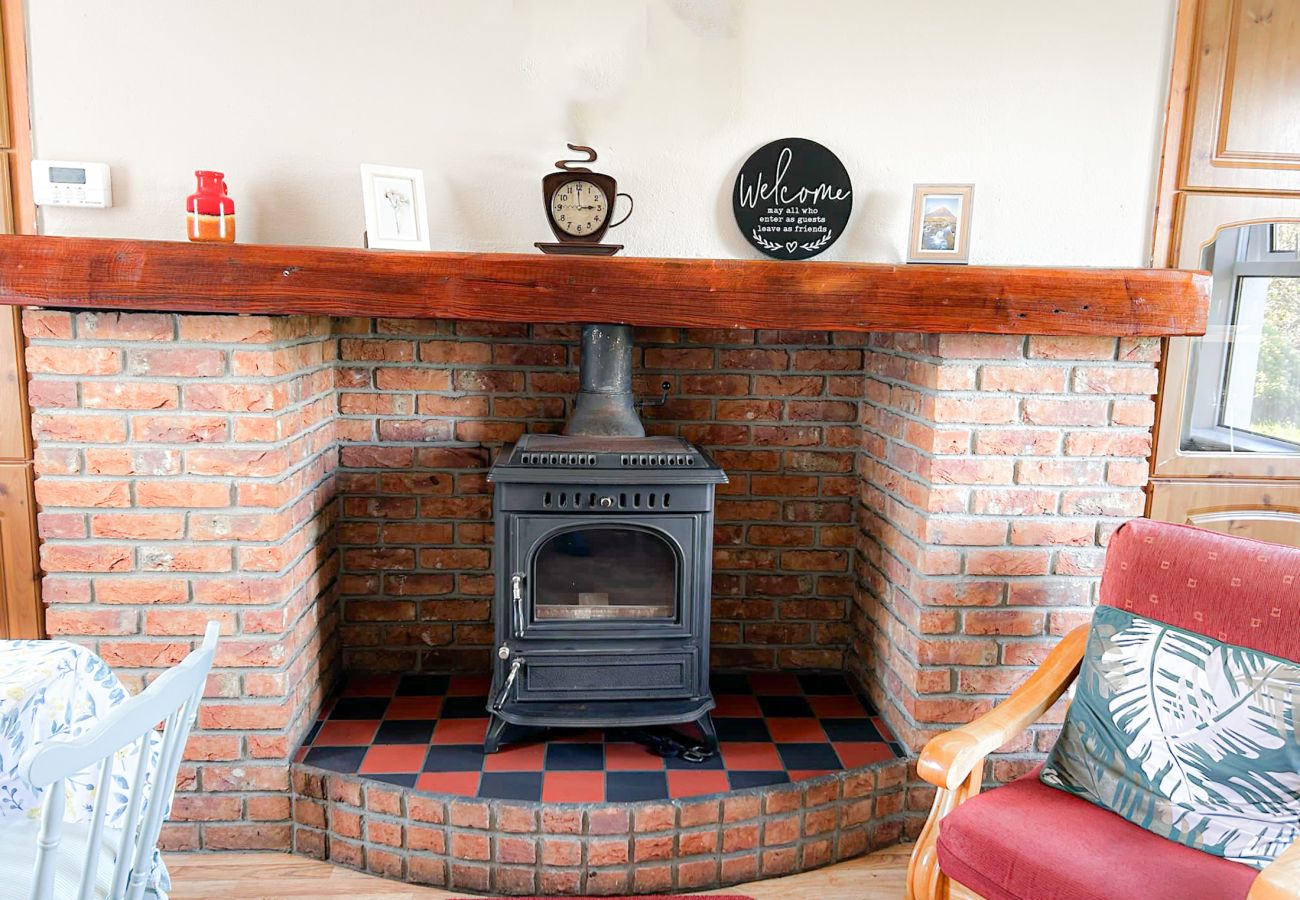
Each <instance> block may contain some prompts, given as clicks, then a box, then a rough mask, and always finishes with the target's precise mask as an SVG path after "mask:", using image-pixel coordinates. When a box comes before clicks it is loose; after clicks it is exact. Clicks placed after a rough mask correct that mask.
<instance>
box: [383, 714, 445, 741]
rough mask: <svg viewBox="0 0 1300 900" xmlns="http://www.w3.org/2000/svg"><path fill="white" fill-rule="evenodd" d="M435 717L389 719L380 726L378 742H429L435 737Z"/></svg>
mask: <svg viewBox="0 0 1300 900" xmlns="http://www.w3.org/2000/svg"><path fill="white" fill-rule="evenodd" d="M434 724H435V720H434V719H389V720H388V721H387V722H383V723H381V724H380V726H379V732H378V733H377V734H376V735H375V740H374V743H376V744H427V743H429V741H430V740H431V739H432V738H433V726H434Z"/></svg>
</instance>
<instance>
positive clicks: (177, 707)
mask: <svg viewBox="0 0 1300 900" xmlns="http://www.w3.org/2000/svg"><path fill="white" fill-rule="evenodd" d="M219 630H220V628H219V626H218V624H217V623H216V622H209V623H208V627H207V630H206V632H205V633H204V635H203V644H202V645H201V646H200V647H199V649H197V650H195V651H194V652H193V653H191V654H190V655H189V656H187V657H186V658H185V659H184V660H182V661H181V663H180V664H179V665H177V666H175V667H174V668H171V669H168V670H167V671H166V672H163V673H162V674H161V675H159V676H158V677H157V678H156V679H155V680H154V682H153V683H152V684H150V685H149V686H148V687H147V688H145V689H144V690H143V691H141V692H140V693H139V694H138V695H136V696H134V697H131V698H130V699H128V700H127V701H126V702H125V703H122V704H120V705H118V706H116V707H114V708H113V709H112V710H111V711H110V712H109V713H108V714H107V715H106V716H104V718H103V719H102V720H100V721H99V722H97V723H96V724H95V725H94V726H93V727H91V728H89V729H88V730H86V731H85V732H83V733H82V734H80V735H77V736H76V737H69V738H58V739H54V740H49V741H46V742H44V743H42V744H39V745H38V746H35V747H33V748H32V749H31V750H29V751H28V752H27V753H26V754H25V755H24V756H23V758H22V760H21V762H20V763H19V771H20V772H21V773H22V774H23V776H24V777H26V778H27V779H28V780H29V781H30V782H31V783H32V784H33V785H35V786H36V787H47V786H48V790H47V791H46V793H45V805H44V808H43V809H42V811H41V821H40V826H39V832H38V833H37V835H36V858H35V863H34V865H32V866H31V868H30V872H29V874H28V880H27V881H26V882H23V883H22V884H21V885H19V884H14V883H8V884H6V883H4V882H6V881H8V880H9V877H10V876H12V875H17V874H18V873H17V872H12V871H11V872H9V873H5V872H3V871H0V896H15V897H28V898H30V900H54V898H59V900H64V898H72V897H76V898H77V900H90V898H92V897H95V898H101V897H111V898H112V900H123V898H126V900H140V898H142V897H143V896H144V894H145V889H146V883H147V881H148V877H149V870H150V867H151V863H152V860H153V855H154V850H155V848H156V847H157V845H158V834H159V832H160V831H161V829H162V824H163V816H164V815H165V813H166V811H167V809H168V807H169V806H170V805H171V797H172V794H173V792H174V791H175V789H176V772H177V770H178V769H179V767H180V763H181V756H182V754H183V752H184V750H185V741H186V739H187V738H188V737H189V733H190V727H191V726H192V725H193V724H194V718H195V715H196V714H197V712H198V707H199V702H200V700H201V699H202V697H203V686H204V683H205V682H206V680H207V677H208V670H209V669H211V668H212V657H213V653H214V652H215V650H216V647H217V633H218V631H219ZM163 720H166V725H165V727H164V730H163V733H162V735H161V738H160V739H159V743H160V745H161V746H160V748H159V753H158V767H157V769H156V770H155V772H154V775H153V778H152V780H149V779H147V777H146V773H147V767H148V764H149V758H150V756H151V753H150V750H151V742H153V741H154V740H155V739H157V737H156V735H155V731H154V728H155V726H157V724H158V723H159V722H162V721H163ZM133 742H138V743H139V745H140V754H139V759H140V762H139V765H138V766H137V767H136V772H135V778H134V781H133V783H132V785H131V790H130V794H129V796H128V799H127V809H126V817H125V818H124V819H123V828H122V830H121V831H120V832H118V831H117V830H116V829H110V828H106V827H105V822H104V819H105V808H106V807H107V805H108V797H109V795H110V793H111V790H110V777H111V773H112V769H113V757H114V755H115V754H116V753H117V752H118V751H119V750H121V749H122V748H124V747H127V746H128V745H130V744H131V743H133ZM96 764H98V778H97V781H96V791H95V803H94V808H93V810H92V812H91V817H90V821H89V822H88V823H78V824H76V825H66V826H65V823H64V821H63V810H64V780H65V779H67V778H70V777H72V776H74V775H76V774H77V773H79V772H82V771H85V770H86V769H89V768H90V767H91V766H94V765H96ZM31 830H34V829H31ZM65 830H66V832H67V834H66V837H67V841H66V842H65V843H66V847H65V849H66V850H67V851H68V853H66V854H64V855H60V854H59V852H58V851H59V845H60V842H61V840H62V839H63V838H64V837H65V834H64V832H65ZM4 838H5V842H6V843H8V844H10V846H11V847H12V841H13V839H14V838H13V835H12V834H10V833H6V834H5V836H4ZM77 851H80V852H79V853H78V852H77ZM78 856H79V857H80V862H79V863H78ZM110 866H111V869H112V876H111V878H110V877H109V876H108V873H107V872H101V868H103V869H107V868H108V867H110ZM3 868H4V869H13V868H14V867H13V866H12V865H6V866H4V867H3ZM24 888H25V890H23V889H24Z"/></svg>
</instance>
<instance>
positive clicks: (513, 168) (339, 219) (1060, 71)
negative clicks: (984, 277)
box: [27, 0, 1175, 265]
mask: <svg viewBox="0 0 1300 900" xmlns="http://www.w3.org/2000/svg"><path fill="white" fill-rule="evenodd" d="M1174 3H1175V0H1088V2H1083V3H1043V2H1042V0H797V2H794V0H514V2H508V0H372V2H356V0H353V2H348V0H224V2H222V3H215V2H204V0H168V2H158V0H112V2H103V0H29V2H28V10H27V15H28V25H29V41H30V51H29V52H30V65H31V86H32V95H33V116H34V139H35V146H36V153H37V155H38V156H44V157H47V158H55V159H85V160H98V161H103V162H107V163H109V164H110V165H111V166H112V169H113V188H114V201H115V206H114V207H113V208H112V209H110V210H68V209H60V208H51V209H46V210H44V211H43V230H44V231H45V233H47V234H64V235H103V236H132V237H147V238H174V239H181V237H182V236H183V234H184V224H183V220H184V199H185V196H186V195H187V194H189V193H190V192H191V191H192V190H193V183H194V179H193V174H192V173H193V170H194V169H196V168H215V169H220V170H223V171H225V172H226V173H227V177H228V181H229V183H230V185H231V192H232V195H233V196H234V198H235V201H236V203H237V205H238V215H239V226H238V227H239V237H240V240H241V241H242V242H248V243H296V244H332V245H340V246H359V245H360V238H361V231H362V228H363V219H362V211H361V197H360V188H359V176H358V173H357V165H358V163H362V162H373V163H387V164H392V165H404V166H418V167H421V168H423V169H424V170H425V176H426V181H427V185H428V200H429V210H430V226H431V232H432V236H433V246H434V249H453V250H500V251H511V250H526V251H529V252H532V242H533V241H535V240H549V239H550V232H549V230H548V228H547V226H546V223H545V219H544V215H543V212H542V204H541V199H540V197H541V189H540V179H541V176H542V175H543V174H545V173H546V172H547V171H550V170H551V169H552V163H553V161H554V160H556V159H559V158H561V156H562V155H564V154H565V150H564V144H565V142H566V141H573V142H575V143H580V144H590V145H592V146H594V147H596V148H597V149H598V150H599V151H600V161H599V163H598V166H597V168H598V170H600V171H605V172H608V173H609V174H611V175H614V176H615V177H616V178H618V180H619V187H620V189H622V190H626V191H630V192H631V193H632V194H634V195H635V197H636V201H637V207H636V212H635V214H634V215H633V217H632V219H631V220H630V221H629V222H628V223H627V225H625V226H624V227H622V228H620V229H618V230H617V231H614V232H611V233H610V236H609V239H611V240H618V241H621V242H623V243H625V244H626V245H627V251H625V252H626V253H629V254H635V255H644V256H703V257H715V256H716V257H752V256H756V255H757V254H756V251H754V250H752V249H751V248H750V247H749V245H748V244H747V243H746V242H745V241H744V240H743V239H742V238H741V236H740V235H739V233H738V231H737V229H736V226H735V223H734V220H733V219H732V215H731V209H730V193H731V188H732V182H733V180H734V178H735V172H736V169H737V167H738V166H739V164H740V163H741V162H742V161H743V160H744V158H745V157H746V156H747V155H748V154H749V153H750V152H751V151H752V150H753V149H755V148H756V147H758V146H759V145H761V144H763V143H766V142H767V141H769V140H773V139H776V138H780V137H786V136H791V135H795V136H803V137H809V138H812V139H814V140H818V141H820V142H822V143H824V144H826V145H827V146H829V147H830V148H831V149H833V150H834V151H835V152H836V153H837V154H838V155H839V156H840V158H841V159H842V160H843V161H844V163H845V165H846V166H847V167H848V169H849V173H850V175H851V177H852V179H853V185H854V193H855V203H854V210H853V218H852V220H851V221H850V224H849V229H848V232H847V233H846V234H845V236H844V237H843V238H841V239H840V241H839V242H838V243H837V244H836V245H835V246H834V248H833V249H832V250H831V252H829V253H827V254H824V255H823V256H822V257H821V258H823V259H853V260H869V261H898V260H900V259H902V256H903V252H904V245H905V243H906V235H907V229H908V217H909V215H910V208H909V204H910V197H911V186H912V184H913V183H914V182H921V181H938V182H942V181H958V182H962V181H970V182H974V183H975V185H976V191H975V217H974V223H973V232H972V234H973V239H972V245H971V261H972V262H977V263H1008V264H1061V265H1137V264H1140V263H1142V261H1143V260H1144V257H1145V253H1146V245H1147V241H1148V229H1149V223H1150V215H1151V207H1152V197H1153V187H1154V172H1155V167H1156V161H1157V141H1158V136H1159V130H1160V125H1161V117H1162V114H1163V107H1164V99H1165V91H1166V82H1167V74H1168V66H1169V62H1168V58H1169V53H1170V42H1171V35H1172V25H1173V9H1174Z"/></svg>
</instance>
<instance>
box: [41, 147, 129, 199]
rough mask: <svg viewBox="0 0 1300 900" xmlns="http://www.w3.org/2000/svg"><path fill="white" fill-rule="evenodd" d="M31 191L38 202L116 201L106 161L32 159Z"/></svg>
mask: <svg viewBox="0 0 1300 900" xmlns="http://www.w3.org/2000/svg"><path fill="white" fill-rule="evenodd" d="M32 195H33V199H34V200H35V201H36V205H37V206H82V207H87V208H91V209H107V208H108V207H110V206H112V205H113V183H112V180H111V179H110V178H109V174H108V166H107V164H105V163H89V162H65V161H62V160H53V159H34V160H32Z"/></svg>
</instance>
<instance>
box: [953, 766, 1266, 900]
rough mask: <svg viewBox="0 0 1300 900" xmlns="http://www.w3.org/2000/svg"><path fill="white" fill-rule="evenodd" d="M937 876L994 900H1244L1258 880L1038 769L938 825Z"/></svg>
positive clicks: (977, 798)
mask: <svg viewBox="0 0 1300 900" xmlns="http://www.w3.org/2000/svg"><path fill="white" fill-rule="evenodd" d="M938 850H939V868H941V869H942V870H943V872H944V874H946V875H948V876H949V877H950V878H953V879H955V880H957V881H959V882H961V883H962V884H964V885H965V886H966V887H968V888H970V889H971V890H973V891H975V892H976V893H978V894H980V895H982V896H984V897H986V898H988V900H1094V898H1095V900H1127V898H1134V900H1191V898H1198V897H1214V898H1215V900H1234V898H1237V900H1239V898H1244V897H1245V896H1246V894H1247V893H1249V891H1250V884H1251V882H1252V881H1254V879H1255V878H1256V876H1258V875H1259V872H1258V871H1256V870H1255V869H1252V868H1251V867H1250V866H1244V865H1242V864H1241V863H1236V862H1230V861H1229V860H1226V859H1224V858H1222V857H1220V856H1211V855H1210V854H1208V853H1202V852H1201V851H1199V850H1193V849H1192V848H1190V847H1185V846H1183V845H1182V844H1175V843H1174V842H1173V841H1167V840H1165V839H1164V838H1162V837H1157V836H1156V835H1154V834H1152V833H1151V832H1149V831H1147V830H1146V829H1144V828H1139V827H1138V826H1136V825H1133V824H1131V823H1129V822H1127V821H1126V820H1124V819H1121V818H1120V817H1119V816H1117V815H1115V814H1114V813H1112V812H1109V811H1107V810H1104V809H1102V808H1101V807H1099V806H1094V805H1093V804H1091V803H1089V802H1088V801H1087V800H1082V799H1080V798H1078V797H1075V796H1073V795H1071V794H1067V793H1065V792H1064V791H1058V790H1056V789H1055V788H1052V787H1048V786H1047V785H1045V784H1043V783H1042V782H1041V781H1039V780H1038V772H1037V771H1034V772H1032V773H1030V774H1029V775H1026V776H1024V777H1023V778H1020V779H1017V780H1016V781H1013V782H1011V783H1010V784H1007V785H1003V786H1002V787H999V788H996V789H994V790H991V791H987V792H985V793H982V794H979V795H977V796H975V797H972V798H971V799H970V800H967V801H966V802H965V803H963V804H962V805H961V806H959V807H957V808H956V809H955V810H953V811H952V812H951V813H949V814H948V815H947V816H945V817H944V818H943V820H942V821H941V822H940V825H939V842H938Z"/></svg>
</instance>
